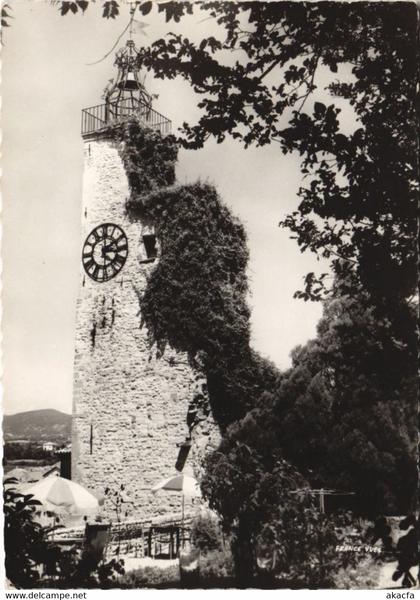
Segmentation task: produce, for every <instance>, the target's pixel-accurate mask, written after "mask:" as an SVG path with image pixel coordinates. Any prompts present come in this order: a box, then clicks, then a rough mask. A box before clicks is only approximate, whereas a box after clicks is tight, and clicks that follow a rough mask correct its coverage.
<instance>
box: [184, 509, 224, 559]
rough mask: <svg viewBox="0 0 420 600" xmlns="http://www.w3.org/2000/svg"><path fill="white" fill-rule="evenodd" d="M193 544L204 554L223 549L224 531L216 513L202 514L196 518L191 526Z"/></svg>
mask: <svg viewBox="0 0 420 600" xmlns="http://www.w3.org/2000/svg"><path fill="white" fill-rule="evenodd" d="M191 543H192V545H193V546H194V548H196V549H197V550H199V551H200V552H203V553H206V552H209V551H212V550H221V549H222V548H223V546H224V540H223V533H222V529H221V527H220V524H219V521H218V519H217V517H216V515H215V514H214V513H211V512H209V511H208V512H201V513H200V514H199V515H197V516H196V517H195V519H194V520H193V522H192V525H191Z"/></svg>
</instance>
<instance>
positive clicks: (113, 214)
mask: <svg viewBox="0 0 420 600" xmlns="http://www.w3.org/2000/svg"><path fill="white" fill-rule="evenodd" d="M84 146H85V148H84V152H85V170H84V179H83V206H82V223H83V226H82V229H83V232H82V240H81V248H82V245H83V242H84V240H85V238H86V237H87V235H88V234H89V233H90V232H91V230H92V229H93V228H94V227H96V226H97V225H100V224H101V223H107V222H108V223H114V224H116V225H119V226H120V227H121V228H122V229H123V230H124V232H125V234H126V236H127V239H128V257H127V261H126V263H125V265H124V267H123V268H122V270H121V271H120V272H119V273H118V274H117V275H116V276H115V277H114V278H113V279H111V280H110V281H108V282H103V283H97V282H95V281H93V280H91V279H90V277H88V276H87V275H86V274H85V272H84V269H83V266H82V264H81V267H80V268H81V274H80V293H79V298H78V302H77V314H76V339H75V360H74V391H73V424H72V478H73V479H74V480H75V481H77V482H79V483H80V484H81V485H83V486H84V487H86V488H87V489H90V490H92V491H93V492H95V493H96V494H97V495H103V493H104V490H105V488H106V487H108V488H110V489H111V490H112V491H116V490H117V489H118V488H119V487H120V485H121V484H123V485H124V486H125V496H126V503H125V505H124V506H125V509H124V510H127V512H128V516H129V517H130V518H139V519H143V518H144V519H150V518H152V517H155V516H157V515H160V514H165V513H167V512H174V511H179V507H180V498H179V496H176V495H172V494H168V493H165V492H160V493H158V494H157V495H156V496H155V495H153V494H152V493H151V491H150V490H151V488H152V486H153V485H155V484H156V483H157V482H158V481H159V480H160V479H163V478H165V477H169V476H171V475H172V474H175V472H176V471H175V463H176V461H177V457H178V453H179V448H178V447H177V444H180V443H182V442H184V441H185V439H186V438H187V436H188V435H189V429H190V428H189V426H188V425H187V414H188V409H189V405H190V401H191V400H192V398H193V397H194V394H195V393H196V391H197V386H199V385H201V383H202V379H200V377H199V376H198V375H197V374H195V373H193V372H192V370H191V368H190V367H189V365H188V363H187V360H186V357H185V356H183V355H180V354H176V353H174V352H172V353H171V352H170V351H169V352H166V353H165V356H164V357H163V358H161V359H159V360H156V358H154V356H153V354H152V355H151V353H150V350H149V347H148V344H147V332H146V331H145V330H144V329H140V307H139V299H138V294H139V293H140V294H141V293H142V291H144V289H145V286H146V282H147V277H148V273H149V272H150V270H151V269H153V267H154V264H155V263H150V262H148V263H145V262H142V261H144V260H145V259H146V252H145V248H144V245H143V241H142V225H141V224H139V223H138V222H136V223H131V222H130V221H129V220H128V218H127V216H126V213H125V203H126V199H127V197H128V196H129V189H128V182H127V177H126V174H125V171H124V167H123V164H122V161H121V158H120V156H119V154H118V149H117V146H116V144H115V143H114V142H113V141H112V140H110V139H107V138H106V137H100V136H98V137H96V138H93V139H91V140H90V141H89V140H86V141H85V143H84ZM171 357H173V358H174V363H175V364H174V365H171V364H170V358H171ZM200 382H201V383H200ZM207 418H208V419H209V422H211V415H210V416H209V415H207V416H206V417H205V418H204V419H201V421H200V423H202V422H203V421H205V420H206V419H207ZM202 428H203V426H202V425H200V430H201V429H202ZM204 430H205V433H204V434H203V435H201V434H200V435H198V436H197V435H193V440H194V441H193V448H192V449H191V450H192V451H191V452H190V454H189V458H188V461H189V462H190V465H191V466H192V467H193V466H194V465H193V464H192V463H194V462H195V463H196V465H197V466H198V465H199V463H200V462H201V460H202V458H203V452H204V450H203V448H204V447H206V448H207V446H208V444H209V440H210V438H211V440H212V441H211V444H213V445H215V444H216V443H217V441H216V438H217V434H216V436H215V434H214V423H213V424H210V425H209V426H208V427H206V426H204ZM207 430H208V431H210V430H211V431H213V433H212V435H211V436H210V435H209V433H207ZM197 431H198V430H197ZM199 439H200V440H201V441H200V444H198V445H197V441H198V440H199ZM203 440H205V441H204V442H203ZM188 461H187V465H188ZM196 471H197V474H198V472H199V471H200V468H198V470H197V469H196ZM102 513H103V514H104V515H106V516H107V517H111V518H113V517H115V514H114V511H113V507H112V505H111V503H110V501H109V500H106V501H105V505H104V508H103V511H102Z"/></svg>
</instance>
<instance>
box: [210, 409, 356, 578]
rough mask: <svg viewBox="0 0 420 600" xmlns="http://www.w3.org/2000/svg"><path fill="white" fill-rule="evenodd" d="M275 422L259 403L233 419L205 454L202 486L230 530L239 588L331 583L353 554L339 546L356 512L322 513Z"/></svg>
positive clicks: (225, 527) (228, 530) (227, 530)
mask: <svg viewBox="0 0 420 600" xmlns="http://www.w3.org/2000/svg"><path fill="white" fill-rule="evenodd" d="M267 417H269V418H270V421H267ZM273 421H274V423H273ZM276 425H277V421H276V419H275V416H273V415H270V414H268V415H267V413H266V412H265V411H264V410H261V409H257V408H255V409H253V410H252V411H250V412H249V413H248V414H247V415H246V416H245V417H244V418H243V419H241V420H240V421H238V422H236V423H235V424H233V425H232V426H231V427H230V428H229V429H228V431H227V433H226V435H225V436H224V439H223V441H222V443H221V445H220V447H219V449H218V451H217V452H214V453H213V454H212V455H210V456H209V457H208V458H207V469H206V475H205V478H204V481H203V482H202V489H203V492H204V494H205V497H206V498H207V499H208V501H209V503H210V507H211V508H213V509H214V510H216V511H218V512H219V514H221V515H222V519H223V521H222V522H223V526H224V529H225V531H226V532H228V533H229V534H230V535H231V536H232V540H233V543H232V551H233V556H234V560H235V574H236V578H237V585H238V586H239V587H248V586H255V585H257V586H258V587H260V586H269V587H308V586H309V587H316V586H317V587H330V586H332V585H333V579H332V578H333V575H334V573H335V572H336V570H337V569H338V568H340V567H344V566H346V565H347V564H348V560H349V559H350V556H349V555H341V554H339V553H337V552H336V546H337V544H339V543H342V542H343V540H345V538H346V535H347V534H348V529H347V527H348V525H349V523H350V522H351V521H350V516H349V515H347V516H346V515H330V516H328V517H325V516H323V515H321V514H320V513H319V509H318V508H317V507H316V506H315V505H314V503H313V501H312V500H311V497H310V495H309V494H307V492H308V491H309V490H308V484H307V482H306V481H305V480H304V478H303V477H302V476H301V475H300V474H299V472H298V471H297V470H296V469H295V468H294V467H292V466H291V465H290V464H288V463H287V462H286V461H285V460H284V459H283V458H282V453H281V451H280V449H279V445H278V440H277V434H276ZM296 492H298V493H296Z"/></svg>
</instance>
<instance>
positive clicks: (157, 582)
mask: <svg viewBox="0 0 420 600" xmlns="http://www.w3.org/2000/svg"><path fill="white" fill-rule="evenodd" d="M118 583H119V587H121V588H125V589H136V588H157V589H163V588H175V587H176V588H179V587H180V575H179V567H178V565H171V566H170V567H167V568H166V569H162V568H159V567H140V568H139V569H136V570H135V571H130V572H129V573H126V574H125V575H124V576H123V577H121V578H120V579H119V581H118Z"/></svg>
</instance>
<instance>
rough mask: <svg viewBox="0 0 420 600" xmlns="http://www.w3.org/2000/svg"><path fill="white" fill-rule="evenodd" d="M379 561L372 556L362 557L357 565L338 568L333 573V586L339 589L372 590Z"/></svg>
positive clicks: (377, 573)
mask: <svg viewBox="0 0 420 600" xmlns="http://www.w3.org/2000/svg"><path fill="white" fill-rule="evenodd" d="M381 566H382V563H381V561H378V560H375V559H374V558H373V557H372V556H368V557H366V558H363V559H362V560H361V561H360V562H359V563H358V564H357V565H353V566H348V567H347V568H343V569H340V570H339V571H338V572H337V573H336V575H334V582H335V587H336V588H337V589H339V590H372V589H375V588H376V587H377V585H378V581H379V571H380V568H381Z"/></svg>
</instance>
